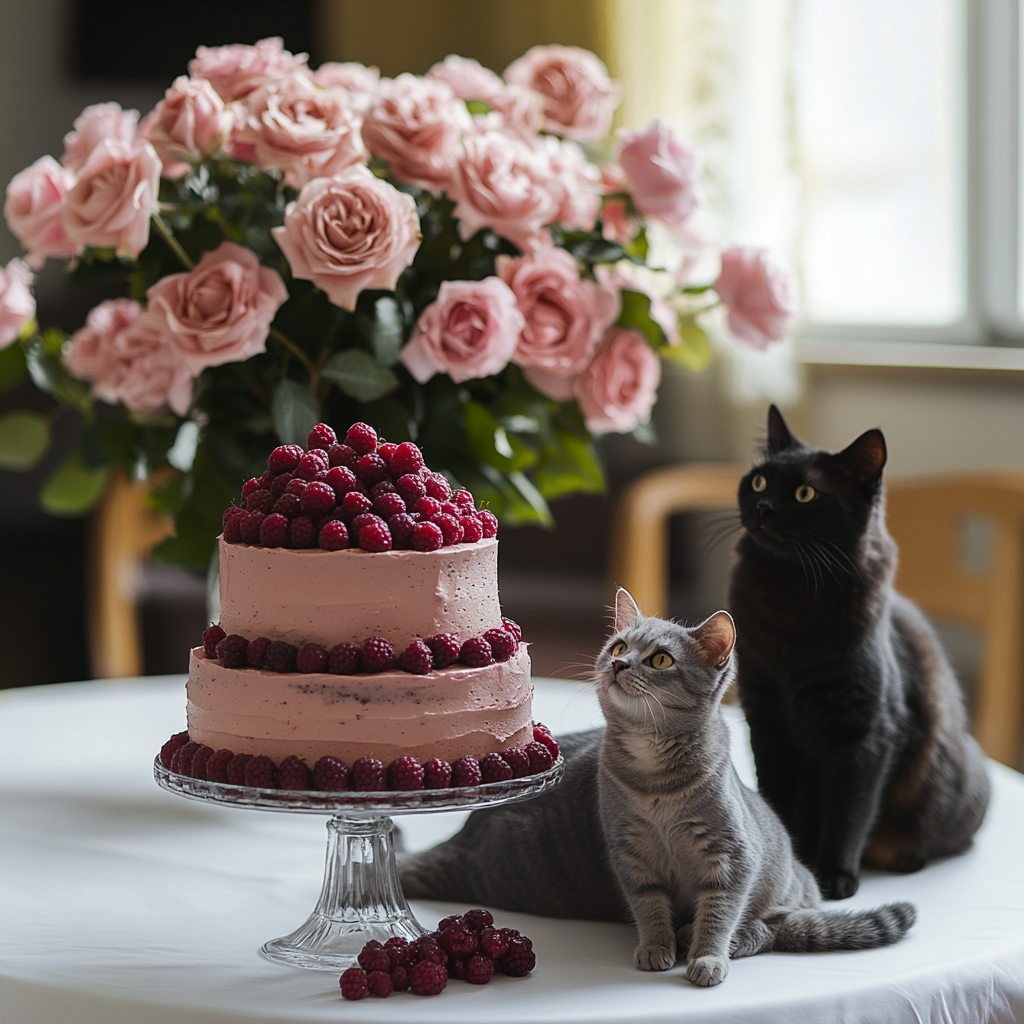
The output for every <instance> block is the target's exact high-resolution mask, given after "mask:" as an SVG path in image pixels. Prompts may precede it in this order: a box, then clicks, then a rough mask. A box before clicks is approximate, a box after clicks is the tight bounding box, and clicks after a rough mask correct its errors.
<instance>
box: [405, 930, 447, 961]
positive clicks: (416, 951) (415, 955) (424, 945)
mask: <svg viewBox="0 0 1024 1024" xmlns="http://www.w3.org/2000/svg"><path fill="white" fill-rule="evenodd" d="M436 935H437V933H436V932H432V933H431V934H430V935H421V936H420V937H419V938H418V939H417V940H416V941H415V942H414V943H413V944H412V962H413V963H414V964H417V963H419V962H420V961H421V960H429V961H430V962H431V963H433V964H440V965H441V966H442V967H443V966H444V965H445V964H446V963H448V954H447V953H446V952H445V951H444V950H443V949H442V948H441V947H440V946H439V945H438V944H437V939H436V938H435V936H436Z"/></svg>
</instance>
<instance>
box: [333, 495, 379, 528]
mask: <svg viewBox="0 0 1024 1024" xmlns="http://www.w3.org/2000/svg"><path fill="white" fill-rule="evenodd" d="M371 508H373V502H372V501H370V499H369V498H368V497H367V496H366V495H365V494H360V493H359V492H358V491H349V492H348V494H346V495H345V497H344V498H342V500H341V515H342V517H343V518H344V519H345V521H346V522H348V523H351V522H352V520H353V519H355V518H356V516H361V515H364V514H365V513H367V512H369V511H370V509H371Z"/></svg>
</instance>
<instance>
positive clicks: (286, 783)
mask: <svg viewBox="0 0 1024 1024" xmlns="http://www.w3.org/2000/svg"><path fill="white" fill-rule="evenodd" d="M277 777H278V781H279V784H280V787H281V789H302V790H306V789H312V788H313V787H312V786H311V785H310V781H309V768H308V766H307V765H306V762H305V761H303V760H301V759H300V758H298V757H296V756H295V755H294V754H290V755H289V756H288V757H286V758H285V759H284V760H283V761H282V762H281V763H280V764H279V765H278V766H277Z"/></svg>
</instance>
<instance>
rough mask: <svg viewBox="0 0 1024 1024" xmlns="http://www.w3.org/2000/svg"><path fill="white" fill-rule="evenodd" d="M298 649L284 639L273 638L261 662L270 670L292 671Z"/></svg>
mask: <svg viewBox="0 0 1024 1024" xmlns="http://www.w3.org/2000/svg"><path fill="white" fill-rule="evenodd" d="M298 653H299V649H298V648H297V647H296V646H295V645H294V644H290V643H288V642H286V641H285V640H275V641H274V642H273V643H272V644H271V645H270V646H269V647H268V648H267V653H266V654H265V655H264V656H263V664H264V665H265V666H266V667H267V668H268V669H270V671H271V672H294V671H295V659H296V657H297V656H298Z"/></svg>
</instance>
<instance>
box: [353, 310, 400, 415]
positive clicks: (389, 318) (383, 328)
mask: <svg viewBox="0 0 1024 1024" xmlns="http://www.w3.org/2000/svg"><path fill="white" fill-rule="evenodd" d="M373 311H374V319H373V331H372V333H371V336H370V344H371V345H373V354H374V355H375V356H376V357H377V362H378V363H380V365H381V366H394V365H395V363H397V362H398V354H399V352H401V351H402V343H403V342H404V341H405V321H404V320H403V319H402V310H401V308H400V307H399V305H398V302H397V301H396V300H395V299H393V298H392V297H391V296H390V295H385V296H383V297H382V298H379V299H378V300H377V302H376V304H375V305H374V307H373ZM343 390H344V389H343ZM353 397H357V396H353Z"/></svg>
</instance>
